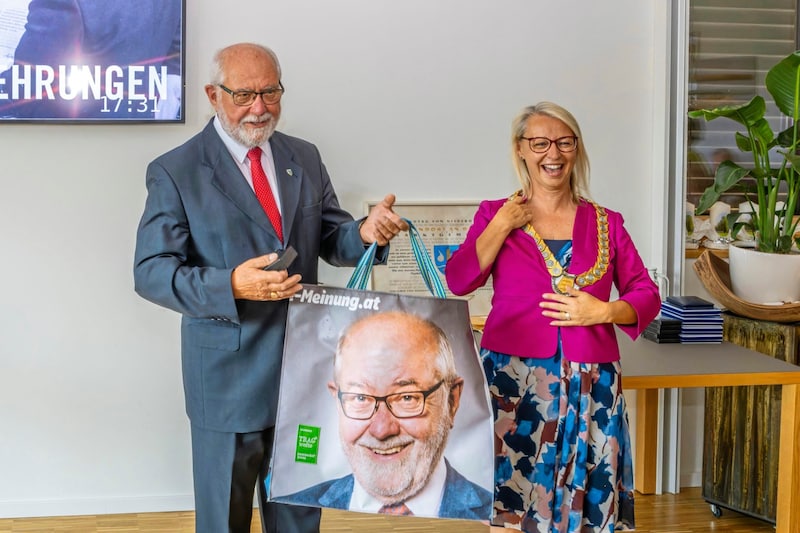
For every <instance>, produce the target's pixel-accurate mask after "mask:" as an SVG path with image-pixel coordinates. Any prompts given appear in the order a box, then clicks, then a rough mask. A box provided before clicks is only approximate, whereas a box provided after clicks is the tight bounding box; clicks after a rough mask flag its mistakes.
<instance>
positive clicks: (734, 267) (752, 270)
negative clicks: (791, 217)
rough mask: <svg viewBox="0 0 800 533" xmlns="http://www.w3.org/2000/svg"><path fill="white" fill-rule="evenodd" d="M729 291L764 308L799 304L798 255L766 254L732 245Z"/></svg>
mask: <svg viewBox="0 0 800 533" xmlns="http://www.w3.org/2000/svg"><path fill="white" fill-rule="evenodd" d="M728 260H729V262H730V272H731V289H732V290H733V293H734V294H735V295H736V296H738V297H739V298H741V299H742V300H745V301H748V302H752V303H756V304H767V305H781V304H784V303H790V302H797V301H800V254H797V253H792V254H767V253H764V252H759V251H756V250H752V249H747V248H742V247H740V246H736V245H735V244H732V245H731V246H730V247H729V248H728Z"/></svg>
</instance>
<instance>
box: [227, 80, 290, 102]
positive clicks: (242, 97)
mask: <svg viewBox="0 0 800 533" xmlns="http://www.w3.org/2000/svg"><path fill="white" fill-rule="evenodd" d="M219 87H220V89H222V90H223V91H225V92H226V93H228V94H229V95H231V98H233V103H234V104H236V105H238V106H248V105H253V102H255V101H256V97H258V96H260V97H261V100H263V102H264V103H265V104H277V103H278V102H279V101H280V99H281V96H283V93H284V92H285V89H284V88H283V83H281V82H278V86H277V87H267V88H266V89H264V90H263V91H233V90H231V89H228V88H227V87H225V86H224V85H222V84H221V83H220V84H219Z"/></svg>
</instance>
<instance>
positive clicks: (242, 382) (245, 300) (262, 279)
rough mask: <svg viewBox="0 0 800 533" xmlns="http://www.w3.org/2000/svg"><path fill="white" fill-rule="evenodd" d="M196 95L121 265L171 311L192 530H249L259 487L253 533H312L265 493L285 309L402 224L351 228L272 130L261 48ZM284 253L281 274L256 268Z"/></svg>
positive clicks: (273, 102) (387, 219)
mask: <svg viewBox="0 0 800 533" xmlns="http://www.w3.org/2000/svg"><path fill="white" fill-rule="evenodd" d="M205 90H206V94H207V96H208V99H209V101H210V102H211V105H212V106H213V107H214V109H215V110H216V116H215V117H214V118H213V119H212V120H211V121H210V123H209V124H208V125H207V126H206V128H205V129H204V130H203V131H202V132H200V133H199V134H198V135H196V136H195V137H193V138H192V139H190V140H189V141H188V142H186V143H185V144H183V145H182V146H179V147H178V148H175V149H174V150H172V151H170V152H168V153H166V154H164V155H162V156H161V157H159V158H157V159H156V160H154V161H153V162H152V163H151V164H150V165H149V167H148V169H147V189H148V196H147V201H146V204H145V208H144V213H143V215H142V218H141V222H140V224H139V229H138V234H137V240H136V254H135V260H134V262H135V264H134V278H135V286H136V291H137V292H138V293H139V294H140V295H141V296H143V297H144V298H147V299H148V300H150V301H152V302H155V303H157V304H159V305H162V306H164V307H167V308H169V309H173V310H175V311H177V312H179V313H181V314H182V315H183V320H182V324H181V337H182V341H181V345H182V346H181V352H182V367H183V381H184V390H185V397H186V410H187V413H188V415H189V419H190V422H191V432H192V456H193V470H194V489H195V510H196V524H197V525H196V528H197V531H199V532H203V533H219V532H223V531H230V532H241V533H244V532H249V531H250V522H251V518H252V502H253V491H254V487H255V485H256V484H258V487H259V491H258V493H259V501H260V509H261V519H262V528H263V531H265V532H266V531H271V532H273V531H274V532H280V533H293V532H314V531H318V530H319V521H320V513H319V510H317V509H310V508H303V507H293V506H289V505H282V504H276V503H267V501H266V496H265V494H264V493H265V491H264V478H265V477H266V474H267V469H268V465H269V459H270V455H271V453H272V437H273V431H274V425H275V415H276V408H277V405H276V404H277V399H278V386H279V377H280V367H281V360H282V350H283V339H284V333H285V324H286V313H287V307H288V304H287V299H288V298H291V297H292V295H294V294H295V293H296V292H297V291H299V290H301V288H302V286H301V285H300V282H301V280H302V281H305V282H308V283H316V282H317V264H318V258H320V257H321V258H322V259H324V260H325V261H327V262H328V263H331V264H332V265H337V266H343V265H355V264H356V263H357V261H358V259H359V258H360V257H361V256H362V254H363V252H364V250H365V246H366V245H367V244H368V243H372V242H377V243H378V245H380V246H382V247H384V246H385V245H387V243H388V242H389V240H390V239H391V238H392V237H394V236H395V235H397V234H398V233H399V232H400V231H402V230H405V229H407V225H406V223H405V222H403V220H402V219H401V218H400V217H399V216H398V215H397V214H395V213H394V212H393V210H392V205H393V203H394V196H393V195H387V196H386V198H385V199H384V200H383V201H382V202H381V203H380V204H378V205H377V206H375V207H374V208H373V209H372V210H371V211H370V213H369V215H368V216H367V217H366V218H365V219H362V220H360V221H354V220H353V218H352V217H351V216H350V214H348V213H347V212H346V211H344V210H342V209H341V208H340V207H339V202H338V200H337V198H336V193H335V192H334V190H333V186H332V185H331V182H330V179H329V177H328V173H327V171H326V169H325V166H324V165H323V163H322V160H321V158H320V154H319V152H318V151H317V149H316V147H315V146H314V145H312V144H310V143H308V142H306V141H303V140H301V139H298V138H295V137H290V136H288V135H284V134H282V133H279V132H276V131H275V127H276V124H277V122H278V119H279V117H280V111H281V96H282V94H283V91H284V88H283V84H282V82H281V70H280V65H279V63H278V59H277V58H276V57H275V54H274V53H273V52H272V51H271V50H269V49H268V48H265V47H262V46H259V45H254V44H249V43H241V44H236V45H232V46H230V47H228V48H225V49H222V50H220V51H219V52H217V54H216V55H215V57H214V61H213V64H212V76H211V83H209V84H208V85H207V86H206V88H205ZM290 245H291V246H292V247H294V248H295V249H296V250H297V252H298V256H297V259H296V260H295V261H294V263H292V265H291V266H290V267H288V271H287V270H277V271H267V270H264V268H265V267H267V266H268V265H269V264H270V263H272V262H273V261H275V259H276V257H277V256H276V254H274V253H271V252H273V251H276V250H282V249H284V248H286V247H288V246H290ZM387 251H388V250H387V249H386V248H382V249H380V255H379V259H380V260H385V257H386V253H387Z"/></svg>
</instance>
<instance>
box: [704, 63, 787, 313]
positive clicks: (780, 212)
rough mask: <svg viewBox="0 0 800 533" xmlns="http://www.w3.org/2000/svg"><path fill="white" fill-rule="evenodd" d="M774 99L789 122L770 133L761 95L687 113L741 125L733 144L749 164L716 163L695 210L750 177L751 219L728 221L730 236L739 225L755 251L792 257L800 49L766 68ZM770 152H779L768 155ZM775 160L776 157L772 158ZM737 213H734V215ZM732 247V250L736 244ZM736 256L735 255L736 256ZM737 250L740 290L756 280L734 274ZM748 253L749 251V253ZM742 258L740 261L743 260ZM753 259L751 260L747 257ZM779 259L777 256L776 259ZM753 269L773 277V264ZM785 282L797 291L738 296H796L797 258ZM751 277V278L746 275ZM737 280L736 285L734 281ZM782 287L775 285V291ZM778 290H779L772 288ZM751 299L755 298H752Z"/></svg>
mask: <svg viewBox="0 0 800 533" xmlns="http://www.w3.org/2000/svg"><path fill="white" fill-rule="evenodd" d="M765 85H766V88H767V91H769V93H770V95H772V98H773V99H774V100H775V104H776V105H777V107H778V109H779V110H780V112H781V113H783V114H784V115H785V116H786V117H788V118H789V120H790V122H791V125H790V126H789V127H788V128H787V129H785V130H784V131H780V132H773V130H772V127H771V126H770V125H769V123H768V122H767V120H766V119H765V118H764V115H765V113H766V110H767V106H766V102H765V101H764V98H763V97H762V96H760V95H757V96H754V97H753V99H752V100H750V101H749V102H747V103H746V104H741V105H734V106H722V107H717V108H714V109H697V110H692V111H690V112H689V117H691V118H701V117H702V118H704V119H705V120H707V121H710V120H715V119H717V118H727V119H730V120H733V121H735V122H737V123H739V124H741V125H742V126H744V128H745V130H744V131H743V132H737V133H736V134H735V135H736V146H737V148H738V149H739V150H741V151H742V152H745V153H750V154H752V160H753V166H752V168H744V167H742V166H739V165H738V164H736V163H734V162H732V161H723V162H722V163H721V164H720V165H719V167H718V168H717V171H716V175H715V176H714V183H713V184H712V185H710V186H709V187H708V188H707V189H706V190H705V191H704V192H703V195H702V197H701V198H700V201H699V202H698V205H697V208H696V210H695V214H698V215H699V214H702V213H704V212H705V211H706V210H707V209H708V208H709V207H710V206H711V205H712V204H714V202H716V201H717V200H719V198H720V196H721V195H722V194H724V193H725V192H726V191H728V190H730V189H731V188H733V187H737V186H739V187H741V185H739V184H740V182H741V181H742V180H743V179H744V178H746V177H752V181H753V183H754V185H753V186H751V187H749V188H748V187H744V189H745V193H746V195H747V196H746V198H747V200H748V201H749V202H750V204H751V206H752V207H753V210H752V213H749V214H750V217H749V219H746V220H744V221H743V220H737V221H735V222H733V220H732V221H731V222H733V223H732V224H730V227H731V235H737V234H738V232H739V230H741V229H743V228H744V229H746V230H749V231H751V232H752V233H753V235H754V237H755V250H756V252H760V253H761V254H763V255H767V256H772V258H773V259H774V258H775V256H792V257H791V258H789V257H787V259H788V260H789V261H794V259H795V257H797V258H800V254H797V253H796V252H794V251H793V244H794V246H800V238H794V237H793V235H794V233H795V231H796V230H797V220H795V217H794V213H795V211H796V209H797V205H798V198H800V156H798V153H797V152H798V146H799V145H800V123H798V119H799V118H800V50H798V51H796V52H794V53H792V54H790V55H788V56H787V57H785V58H783V59H782V60H781V61H779V62H778V63H777V64H775V65H774V66H773V67H772V68H771V69H770V70H769V72H768V73H767V76H766V79H765ZM771 153H774V154H778V157H773V158H772V159H771V158H770V155H771ZM776 159H779V160H780V161H779V162H777V163H776V162H774V160H776ZM781 192H782V193H783V196H784V199H783V202H782V204H781V203H779V200H780V194H779V193H781ZM736 217H737V214H732V219H735V218H736ZM734 248H735V249H734ZM735 256H736V257H735ZM738 257H739V249H738V248H736V247H731V253H730V264H731V284H732V289H733V292H734V294H736V295H737V296H739V295H740V293H742V294H744V293H746V292H748V290H749V289H750V288H751V287H752V285H753V283H754V279H753V277H749V276H753V273H752V272H751V273H749V274H745V277H744V279H743V281H739V282H738V283H737V280H735V279H734V277H737V272H736V267H737V265H736V264H735V263H737V262H739V261H738V260H737V258H738ZM748 257H750V256H748ZM742 261H744V260H742ZM747 261H752V259H747ZM778 261H780V259H779V260H778ZM774 264H775V263H774V262H773V263H770V265H774ZM758 268H759V269H760V271H758V272H757V273H756V277H759V278H774V277H775V274H776V272H774V271H773V270H771V269H772V268H773V267H772V266H770V267H766V269H765V267H758ZM788 268H789V270H788V271H787V272H789V275H788V277H789V281H790V282H791V283H792V284H793V285H795V286H796V290H795V291H794V292H792V290H791V289H790V292H789V293H784V294H785V296H783V297H781V298H780V299H779V300H777V301H776V300H775V299H774V297H771V296H769V295H766V294H765V293H763V291H762V290H761V289H756V290H755V292H753V291H749V292H751V293H754V294H755V296H753V297H746V296H742V297H743V299H745V300H748V301H758V300H761V301H760V302H758V303H764V301H768V302H769V303H779V302H780V301H786V298H790V299H794V300H799V299H800V263H797V264H796V265H795V266H789V267H788ZM748 277H749V278H748ZM739 279H740V280H742V278H739ZM737 285H738V286H737ZM782 290H786V289H779V291H782ZM776 294H777V293H776ZM752 298H755V300H754V299H752Z"/></svg>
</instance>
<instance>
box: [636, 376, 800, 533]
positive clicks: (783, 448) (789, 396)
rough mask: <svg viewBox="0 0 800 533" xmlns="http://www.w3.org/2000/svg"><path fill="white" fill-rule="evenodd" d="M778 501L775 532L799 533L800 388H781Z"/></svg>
mask: <svg viewBox="0 0 800 533" xmlns="http://www.w3.org/2000/svg"><path fill="white" fill-rule="evenodd" d="M637 408H638V407H637ZM637 420H638V418H637ZM637 445H638V441H637ZM777 499H778V501H777V513H776V517H775V520H776V524H775V531H776V532H777V533H800V385H784V386H783V389H782V393H781V443H780V458H779V459H778V496H777Z"/></svg>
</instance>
